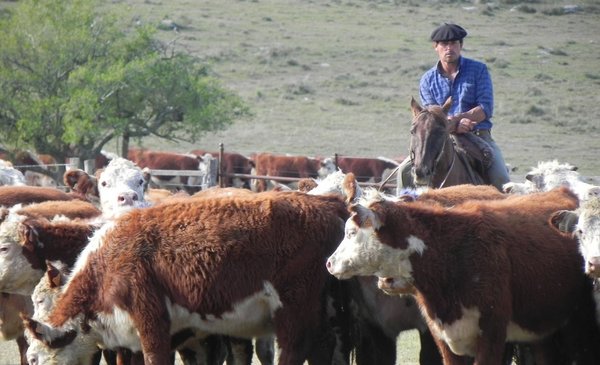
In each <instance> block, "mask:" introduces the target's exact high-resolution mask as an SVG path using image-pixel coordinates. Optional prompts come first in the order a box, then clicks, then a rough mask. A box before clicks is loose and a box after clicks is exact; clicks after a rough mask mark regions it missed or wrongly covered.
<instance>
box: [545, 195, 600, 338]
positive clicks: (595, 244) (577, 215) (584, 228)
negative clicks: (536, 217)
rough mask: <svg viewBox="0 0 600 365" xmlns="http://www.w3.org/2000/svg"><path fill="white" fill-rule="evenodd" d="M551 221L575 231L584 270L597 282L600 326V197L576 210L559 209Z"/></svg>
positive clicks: (566, 229) (595, 289) (595, 294)
mask: <svg viewBox="0 0 600 365" xmlns="http://www.w3.org/2000/svg"><path fill="white" fill-rule="evenodd" d="M550 222H551V224H552V226H553V227H555V228H557V229H559V230H561V231H564V232H569V233H574V234H575V237H576V238H577V239H578V241H579V249H580V251H581V254H582V255H583V259H584V271H585V273H586V274H587V275H588V276H589V277H590V278H592V280H593V281H594V284H595V285H594V300H595V302H596V320H597V321H598V325H599V326H600V197H597V198H592V199H590V200H588V201H587V202H584V203H583V204H582V206H581V207H580V208H579V209H578V210H576V211H569V210H561V211H558V212H556V213H554V214H553V215H552V217H551V218H550Z"/></svg>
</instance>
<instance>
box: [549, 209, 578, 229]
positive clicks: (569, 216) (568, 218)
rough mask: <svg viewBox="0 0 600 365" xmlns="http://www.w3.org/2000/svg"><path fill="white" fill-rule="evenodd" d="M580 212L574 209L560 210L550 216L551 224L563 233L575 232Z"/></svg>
mask: <svg viewBox="0 0 600 365" xmlns="http://www.w3.org/2000/svg"><path fill="white" fill-rule="evenodd" d="M578 220H579V214H577V213H576V212H574V211H572V210H559V211H557V212H554V213H552V215H551V216H550V219H549V221H550V226H552V227H553V228H554V229H557V230H558V231H559V232H561V233H573V232H575V229H576V227H577V221H578Z"/></svg>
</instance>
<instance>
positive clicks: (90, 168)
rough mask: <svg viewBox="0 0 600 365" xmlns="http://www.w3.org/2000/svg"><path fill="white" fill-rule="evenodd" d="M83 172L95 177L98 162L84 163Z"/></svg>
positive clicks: (89, 161) (86, 161) (88, 161)
mask: <svg viewBox="0 0 600 365" xmlns="http://www.w3.org/2000/svg"><path fill="white" fill-rule="evenodd" d="M83 170H84V171H85V172H87V173H88V174H90V175H94V173H95V172H96V160H85V161H83Z"/></svg>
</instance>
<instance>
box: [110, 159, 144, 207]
mask: <svg viewBox="0 0 600 365" xmlns="http://www.w3.org/2000/svg"><path fill="white" fill-rule="evenodd" d="M145 187H146V180H145V178H144V174H143V172H142V170H141V169H140V167H139V166H138V165H136V164H135V163H134V162H132V161H130V160H127V159H124V158H120V157H119V158H115V159H112V160H111V161H110V162H109V164H108V166H106V168H105V169H103V170H102V171H101V172H100V174H99V177H98V194H99V196H100V207H101V210H102V215H103V216H104V217H105V218H107V219H112V218H115V217H117V216H118V215H120V214H122V213H124V212H126V211H128V210H130V209H132V208H145V207H147V206H149V203H148V202H146V201H145V200H144V190H145Z"/></svg>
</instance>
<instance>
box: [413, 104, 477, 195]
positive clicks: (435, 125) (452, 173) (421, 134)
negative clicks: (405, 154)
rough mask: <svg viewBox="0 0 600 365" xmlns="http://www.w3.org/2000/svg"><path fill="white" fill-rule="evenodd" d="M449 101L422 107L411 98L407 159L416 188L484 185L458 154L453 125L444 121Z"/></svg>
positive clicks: (462, 156)
mask: <svg viewBox="0 0 600 365" xmlns="http://www.w3.org/2000/svg"><path fill="white" fill-rule="evenodd" d="M451 103H452V101H451V99H450V98H448V100H447V101H446V103H444V105H443V106H441V107H440V106H438V105H432V106H428V107H422V106H421V105H419V103H417V102H416V101H415V99H414V98H413V99H412V100H411V102H410V106H411V109H412V113H413V120H412V125H411V129H410V158H411V160H412V164H413V167H412V171H411V172H412V177H413V181H414V183H415V185H417V186H429V187H433V188H441V187H446V186H452V185H460V184H475V185H481V184H485V181H484V179H483V177H482V176H481V175H480V173H478V172H477V170H475V169H473V168H472V167H471V166H470V163H469V160H468V157H467V156H466V155H464V154H461V153H460V152H459V151H458V150H457V147H456V141H455V139H454V138H453V137H452V136H451V134H450V132H452V131H454V128H455V125H454V123H452V122H449V121H448V119H447V115H448V110H449V109H450V105H451Z"/></svg>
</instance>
